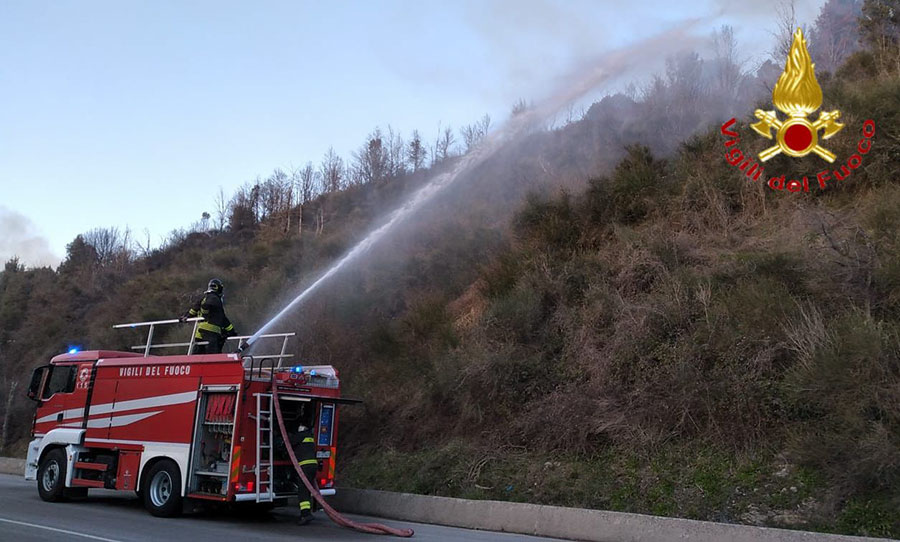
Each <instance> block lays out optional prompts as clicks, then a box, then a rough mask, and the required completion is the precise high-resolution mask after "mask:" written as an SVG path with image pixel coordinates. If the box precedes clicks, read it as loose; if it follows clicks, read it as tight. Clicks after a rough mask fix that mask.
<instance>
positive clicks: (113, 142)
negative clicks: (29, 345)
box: [0, 0, 822, 265]
mask: <svg viewBox="0 0 900 542" xmlns="http://www.w3.org/2000/svg"><path fill="white" fill-rule="evenodd" d="M774 3H775V2H774V1H766V2H749V3H744V4H752V7H740V6H739V4H742V3H740V2H735V3H733V4H732V3H728V2H725V1H724V0H704V1H682V2H678V1H672V0H668V1H659V0H651V1H644V2H634V3H629V2H621V1H618V0H617V1H605V0H595V1H587V0H558V1H551V0H508V1H500V0H497V1H491V0H472V1H459V2H454V1H451V0H443V1H414V0H406V1H390V2H388V1H384V2H376V1H374V0H373V1H367V2H363V1H358V2H324V1H323V2H321V3H318V2H317V3H313V2H300V1H258V2H230V1H222V0H217V1H209V2H206V1H202V2H201V1H187V0H184V1H179V2H165V1H162V0H154V1H147V2H139V1H128V0H125V1H123V0H115V1H94V0H79V1H69V2H66V1H52V2H51V1H47V2H41V1H36V0H27V1H26V0H23V1H10V0H0V260H3V261H5V260H6V259H8V258H9V257H10V256H12V255H14V254H18V255H19V256H20V257H21V258H22V259H23V261H24V262H25V263H26V264H28V265H38V264H53V265H55V264H56V263H58V262H59V260H60V259H61V258H62V256H63V255H64V254H65V245H66V244H67V243H68V242H70V241H71V240H72V239H73V238H74V237H75V235H77V234H78V233H80V232H83V231H86V230H89V229H91V228H93V227H97V226H118V227H120V228H124V227H125V226H130V228H131V229H132V230H133V231H134V232H136V233H137V234H139V235H141V236H143V233H142V232H143V230H144V229H145V228H147V229H149V231H150V232H151V234H152V239H153V241H154V243H155V244H156V243H158V241H159V238H160V236H161V235H165V233H166V232H168V231H170V230H172V229H173V228H178V227H185V226H188V225H189V224H190V223H191V222H194V221H196V220H198V219H199V218H200V214H201V213H202V212H203V211H210V212H212V210H213V201H214V196H215V193H216V192H217V191H218V188H219V187H220V186H222V187H223V188H224V189H225V191H226V193H227V194H230V193H231V192H232V191H233V190H234V188H236V187H237V186H239V185H240V184H242V183H244V182H246V181H248V180H252V179H254V178H255V177H256V176H257V175H261V176H265V175H267V174H269V173H270V172H271V171H272V170H273V169H274V168H277V167H281V168H289V167H291V166H292V165H293V166H299V165H301V164H304V163H305V162H306V161H307V160H312V161H313V162H314V163H316V164H318V162H319V160H320V159H321V156H322V155H323V154H324V153H325V151H326V150H327V149H328V147H329V146H332V145H333V146H334V148H335V149H336V150H337V152H338V153H340V154H342V155H344V156H345V157H348V156H349V154H350V152H351V151H352V150H353V149H355V148H356V147H357V146H359V145H360V143H361V142H362V141H363V140H364V138H365V136H366V134H368V133H369V132H370V131H371V130H372V129H373V128H374V127H375V126H376V125H379V126H382V127H386V126H387V125H388V124H390V125H391V126H393V128H394V129H395V130H399V131H400V132H402V134H403V135H404V136H408V134H409V132H411V131H412V130H413V129H414V128H418V129H419V130H420V131H421V132H422V134H423V136H425V137H426V138H429V139H431V138H433V137H434V136H435V135H436V133H437V131H438V124H439V123H441V122H442V123H443V124H444V125H447V124H450V125H452V126H453V127H454V128H458V127H459V126H460V125H463V124H466V123H469V122H472V121H474V120H475V119H477V118H478V117H480V116H481V115H483V114H485V113H488V114H490V115H491V117H492V118H493V119H494V122H495V125H496V123H498V122H502V120H503V119H504V118H505V117H506V116H507V114H508V112H509V109H510V106H511V105H512V103H513V102H515V101H516V100H517V99H519V98H524V99H526V100H530V99H537V98H540V97H541V95H542V94H543V93H546V92H547V91H549V89H551V88H553V85H554V82H555V81H556V80H557V79H558V78H559V76H561V75H563V74H565V73H567V72H568V71H570V70H571V69H572V68H574V67H575V66H578V65H579V63H580V62H582V61H584V60H585V59H587V58H590V57H593V56H596V55H597V54H599V53H601V52H603V51H604V50H609V49H611V48H614V47H617V46H621V45H624V44H627V43H629V42H631V41H634V40H636V39H640V38H641V37H645V36H649V35H652V34H654V33H656V32H658V31H660V30H662V29H665V28H667V27H668V26H670V25H672V24H673V22H675V21H678V20H681V19H682V18H684V17H710V19H709V24H708V30H705V31H709V32H711V31H712V30H713V29H714V28H715V27H717V26H718V25H720V24H723V23H729V24H732V25H733V26H735V28H736V31H737V34H738V38H739V40H740V41H741V43H742V45H743V46H744V47H745V50H746V55H745V56H747V57H752V58H753V59H760V58H761V57H762V54H763V52H764V51H766V50H768V49H769V48H770V43H771V36H770V35H769V32H768V31H769V30H770V29H772V28H773V27H774V24H775V16H774V10H773V9H772V6H773V5H774ZM821 3H822V1H821V0H810V1H807V2H802V1H801V2H797V5H798V8H799V9H798V15H799V17H800V20H801V21H807V22H808V21H811V20H812V19H814V17H815V14H816V13H817V11H818V8H819V6H820V5H821ZM735 6H737V7H735ZM626 10H627V11H626ZM723 10H724V13H722V12H723ZM717 14H721V16H719V17H717V18H715V19H712V17H713V16H715V15H717ZM703 24H704V26H707V25H706V23H705V22H704V23H703ZM0 263H2V262H0Z"/></svg>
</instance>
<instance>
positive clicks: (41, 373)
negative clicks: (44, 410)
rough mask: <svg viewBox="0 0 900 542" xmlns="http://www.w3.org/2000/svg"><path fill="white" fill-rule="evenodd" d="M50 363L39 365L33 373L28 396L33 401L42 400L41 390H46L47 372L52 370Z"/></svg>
mask: <svg viewBox="0 0 900 542" xmlns="http://www.w3.org/2000/svg"><path fill="white" fill-rule="evenodd" d="M48 369H50V366H49V365H44V366H42V367H38V368H37V369H35V370H34V372H33V373H31V384H29V385H28V398H29V399H31V400H32V401H40V400H41V392H42V391H43V390H44V382H45V380H46V378H47V373H48V372H50V371H49V370H48Z"/></svg>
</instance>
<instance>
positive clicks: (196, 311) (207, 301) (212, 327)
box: [187, 292, 237, 338]
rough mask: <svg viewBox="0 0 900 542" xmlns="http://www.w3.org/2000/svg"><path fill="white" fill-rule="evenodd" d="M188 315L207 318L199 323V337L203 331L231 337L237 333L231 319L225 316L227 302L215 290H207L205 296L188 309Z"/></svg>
mask: <svg viewBox="0 0 900 542" xmlns="http://www.w3.org/2000/svg"><path fill="white" fill-rule="evenodd" d="M187 316H189V317H191V318H193V317H195V316H202V317H203V318H205V320H203V321H202V322H200V323H199V324H197V337H198V338H199V337H200V332H201V331H207V332H210V333H215V334H216V335H221V336H223V337H231V336H232V335H236V334H237V333H235V331H234V326H233V325H232V324H231V320H229V319H228V317H227V316H225V304H224V303H223V302H222V298H221V297H220V296H219V295H218V294H217V293H215V292H206V293H205V294H203V298H202V299H201V300H199V301H197V302H196V303H194V306H193V307H191V309H190V310H189V311H188V313H187Z"/></svg>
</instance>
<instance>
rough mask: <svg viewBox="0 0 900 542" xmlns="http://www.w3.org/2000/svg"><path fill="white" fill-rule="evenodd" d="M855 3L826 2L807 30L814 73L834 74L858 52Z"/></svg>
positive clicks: (858, 4)
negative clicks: (814, 68) (845, 61)
mask: <svg viewBox="0 0 900 542" xmlns="http://www.w3.org/2000/svg"><path fill="white" fill-rule="evenodd" d="M861 13H862V2H860V1H859V0H828V1H827V2H825V5H823V6H822V9H821V10H820V11H819V16H818V17H817V18H816V22H815V25H813V27H812V29H810V31H809V48H810V54H811V55H812V58H813V62H815V65H816V72H819V73H821V72H825V71H828V72H832V73H833V72H834V71H836V70H837V69H838V67H840V65H841V63H842V62H843V61H844V59H845V58H847V57H848V56H850V54H852V53H854V52H856V51H857V50H859V38H860V36H859V24H858V22H857V21H858V19H859V16H860V14H861Z"/></svg>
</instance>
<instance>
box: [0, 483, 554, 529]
mask: <svg viewBox="0 0 900 542" xmlns="http://www.w3.org/2000/svg"><path fill="white" fill-rule="evenodd" d="M351 517H353V519H356V520H364V521H379V522H381V523H387V524H389V525H391V526H394V527H401V526H402V527H411V528H412V529H414V530H415V531H416V535H415V537H413V539H412V540H414V541H416V540H417V541H421V542H426V541H429V542H436V541H450V540H454V541H455V540H459V541H464V542H513V541H518V540H525V541H530V542H537V541H541V540H551V539H549V538H536V537H527V536H521V535H511V534H505V533H493V532H486V531H472V530H467V529H455V528H452V527H442V526H437V525H425V524H417V523H402V522H396V521H384V520H380V519H374V518H364V517H360V516H351ZM295 519H296V515H295V512H294V510H292V509H291V508H289V507H284V508H278V509H276V510H275V511H274V512H272V513H270V514H262V515H260V516H257V517H235V515H234V514H233V513H231V514H229V513H228V512H226V511H218V512H216V511H207V512H197V513H193V514H189V515H187V516H184V517H181V518H176V519H164V518H155V517H153V516H151V515H150V514H149V513H147V511H146V510H144V508H143V506H142V505H141V503H140V501H138V499H137V497H135V496H134V494H133V493H131V492H124V491H123V492H118V491H106V490H95V489H92V490H91V494H90V496H89V497H88V498H87V499H86V500H84V501H80V502H70V503H48V502H44V501H42V500H41V499H40V497H38V494H37V488H36V486H35V482H26V481H25V480H24V479H23V478H22V477H21V476H12V475H8V474H0V541H7V540H8V541H11V542H12V541H16V542H44V541H47V540H53V541H54V542H57V541H73V542H88V541H91V540H94V541H106V542H120V541H121V542H125V541H153V542H157V541H167V542H168V541H176V540H190V541H191V542H201V541H204V540H215V541H217V542H225V541H229V540H303V541H304V542H305V541H348V540H366V541H370V542H377V541H387V540H400V539H398V538H393V537H383V536H374V535H366V534H362V533H357V532H355V531H350V530H347V529H342V528H340V527H338V526H337V525H335V524H333V523H332V522H331V521H330V520H329V519H328V518H327V517H326V516H325V515H324V514H323V513H322V512H319V513H317V514H316V520H315V521H314V522H313V523H311V524H309V525H304V526H302V527H301V526H297V525H295V523H294V520H295Z"/></svg>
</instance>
